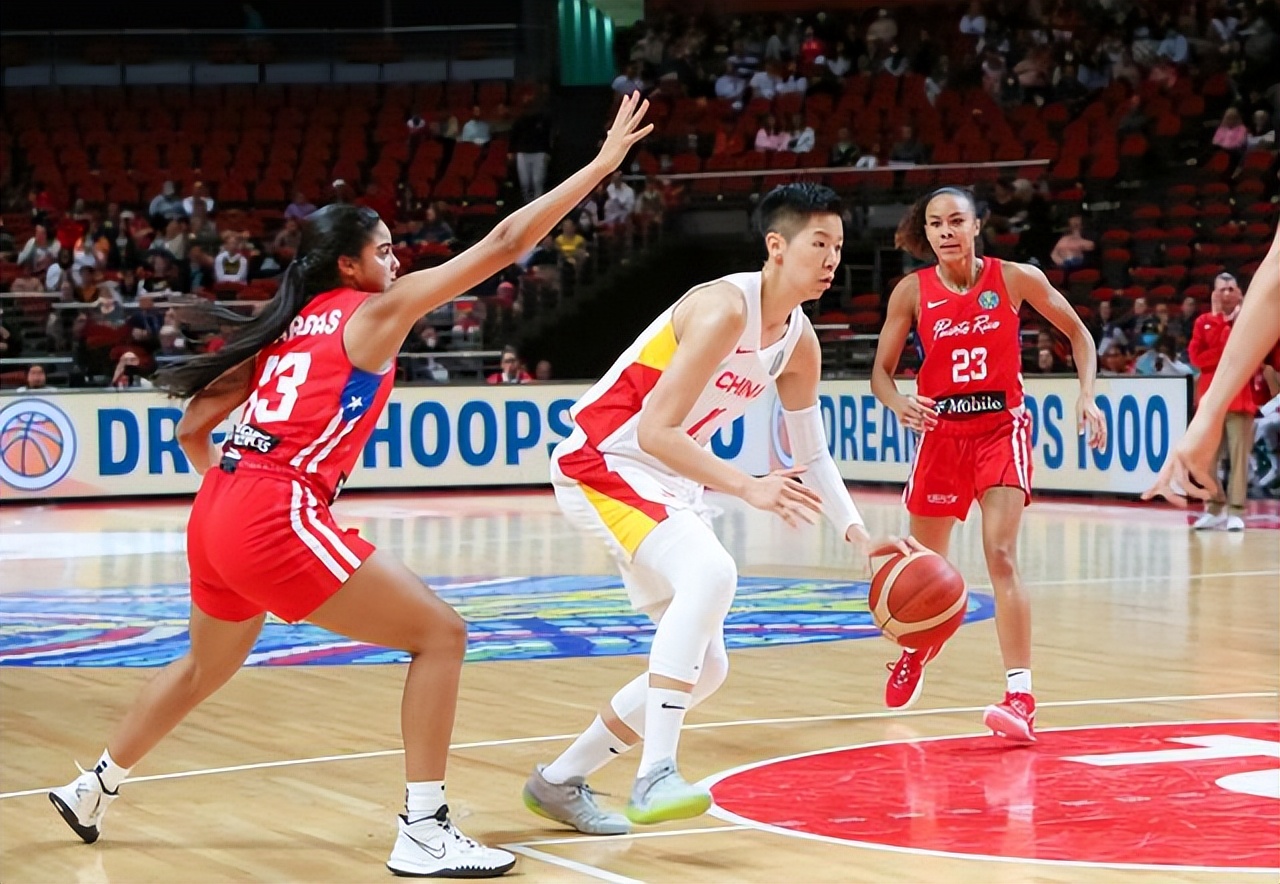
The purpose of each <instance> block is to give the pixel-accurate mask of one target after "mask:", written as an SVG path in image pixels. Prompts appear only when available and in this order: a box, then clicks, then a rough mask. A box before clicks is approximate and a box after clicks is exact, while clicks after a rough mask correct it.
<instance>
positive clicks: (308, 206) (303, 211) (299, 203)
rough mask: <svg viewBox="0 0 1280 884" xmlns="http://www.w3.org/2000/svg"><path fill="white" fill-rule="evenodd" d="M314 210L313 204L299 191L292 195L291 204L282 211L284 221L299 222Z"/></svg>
mask: <svg viewBox="0 0 1280 884" xmlns="http://www.w3.org/2000/svg"><path fill="white" fill-rule="evenodd" d="M315 210H316V207H315V204H314V203H312V202H311V200H309V199H307V195H306V194H305V193H303V192H302V191H301V190H299V191H296V192H295V193H294V194H293V202H291V203H289V205H288V206H287V207H286V208H285V210H284V217H285V220H286V221H288V220H293V221H301V220H302V219H304V218H306V217H307V216H308V215H310V214H311V213H312V212H314V211H315Z"/></svg>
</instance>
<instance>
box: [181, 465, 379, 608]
mask: <svg viewBox="0 0 1280 884" xmlns="http://www.w3.org/2000/svg"><path fill="white" fill-rule="evenodd" d="M373 550H374V546H373V544H371V543H369V542H368V541H367V540H364V539H363V538H361V537H360V535H359V534H358V533H357V532H356V531H354V530H349V531H343V530H342V529H341V528H339V527H338V526H337V524H336V523H335V522H334V521H333V515H332V514H331V513H330V512H329V506H328V504H326V503H324V502H323V501H322V500H320V499H318V498H317V496H316V494H315V493H314V491H313V490H312V489H311V488H310V487H309V486H308V485H307V482H306V480H305V479H303V478H301V477H299V476H298V474H296V473H293V472H292V471H290V470H285V469H282V468H281V469H271V468H267V467H260V466H257V465H247V464H241V465H240V466H239V467H237V469H236V471H235V472H234V473H228V472H226V471H225V470H222V469H221V468H219V467H214V468H212V469H211V470H209V472H207V473H206V474H205V477H204V482H203V483H202V484H201V486H200V492H199V493H198V494H197V495H196V500H195V503H194V504H193V505H192V507H191V519H190V521H189V522H188V523H187V564H188V565H189V566H190V568H191V600H192V602H194V603H195V605H196V607H198V608H199V609H200V610H201V611H204V612H205V613H206V614H208V615H209V616H210V617H216V618H218V619H219V620H231V621H235V622H239V621H242V620H248V619H249V618H250V617H255V616H257V615H258V614H261V613H262V612H264V611H270V612H271V613H272V614H275V615H276V616H277V617H280V618H281V619H282V620H287V621H289V622H290V623H293V622H295V621H298V620H304V619H306V618H307V617H308V616H310V615H311V613H312V612H313V611H315V609H316V608H318V607H320V605H322V604H324V602H325V601H326V600H327V599H328V598H329V597H330V596H331V595H333V594H334V593H335V592H337V591H338V590H339V589H341V588H342V585H343V584H344V583H346V582H347V579H348V578H349V577H350V576H351V575H352V574H354V573H355V571H356V569H357V568H359V567H360V565H362V564H363V563H364V560H365V559H367V558H369V556H370V555H372V554H373Z"/></svg>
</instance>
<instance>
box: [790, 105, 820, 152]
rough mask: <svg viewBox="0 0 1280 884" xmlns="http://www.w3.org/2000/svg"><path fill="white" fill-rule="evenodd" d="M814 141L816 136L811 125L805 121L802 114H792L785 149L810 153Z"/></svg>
mask: <svg viewBox="0 0 1280 884" xmlns="http://www.w3.org/2000/svg"><path fill="white" fill-rule="evenodd" d="M816 142H817V136H816V135H815V134H814V132H813V127H812V126H810V125H807V124H806V123H805V121H804V114H794V115H793V116H792V117H791V139H790V142H789V143H788V144H787V150H789V151H791V152H792V153H810V152H812V151H813V147H814V144H815V143H816Z"/></svg>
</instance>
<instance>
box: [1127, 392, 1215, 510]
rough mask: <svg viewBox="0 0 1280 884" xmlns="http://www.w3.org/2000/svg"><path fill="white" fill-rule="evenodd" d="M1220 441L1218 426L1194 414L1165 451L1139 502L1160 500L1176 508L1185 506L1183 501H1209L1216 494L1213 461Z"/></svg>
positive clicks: (1185, 503)
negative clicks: (1153, 479)
mask: <svg viewBox="0 0 1280 884" xmlns="http://www.w3.org/2000/svg"><path fill="white" fill-rule="evenodd" d="M1221 442H1222V425H1221V424H1218V423H1215V422H1214V421H1211V420H1208V419H1207V418H1206V419H1204V420H1201V419H1200V415H1197V416H1196V418H1195V419H1193V420H1192V421H1191V424H1190V425H1189V426H1188V427H1187V432H1186V434H1185V435H1184V436H1183V437H1182V438H1181V439H1179V440H1178V444H1177V445H1175V446H1173V451H1171V452H1169V457H1168V459H1167V460H1166V461H1165V462H1164V467H1163V468H1162V469H1161V470H1160V475H1158V476H1156V482H1155V484H1154V485H1152V486H1151V487H1150V488H1148V489H1147V490H1146V491H1144V492H1142V499H1143V500H1151V499H1153V498H1155V497H1163V498H1164V499H1165V500H1167V501H1169V503H1171V504H1173V505H1174V506H1177V507H1185V506H1186V505H1187V498H1189V497H1194V498H1197V499H1199V500H1209V499H1211V498H1213V497H1217V496H1218V494H1219V489H1218V477H1217V476H1216V475H1214V473H1215V470H1214V460H1215V459H1216V457H1217V454H1218V446H1219V445H1220V444H1221Z"/></svg>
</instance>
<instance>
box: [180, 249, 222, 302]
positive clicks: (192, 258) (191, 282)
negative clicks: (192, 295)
mask: <svg viewBox="0 0 1280 884" xmlns="http://www.w3.org/2000/svg"><path fill="white" fill-rule="evenodd" d="M216 282H217V280H216V278H215V273H214V265H213V257H212V256H211V255H210V254H209V253H208V252H206V251H205V250H204V246H198V245H196V244H194V243H192V245H191V248H189V249H187V286H188V287H189V288H190V289H191V290H192V291H193V292H198V291H201V290H202V289H211V288H213V286H214V284H215V283H216Z"/></svg>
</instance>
